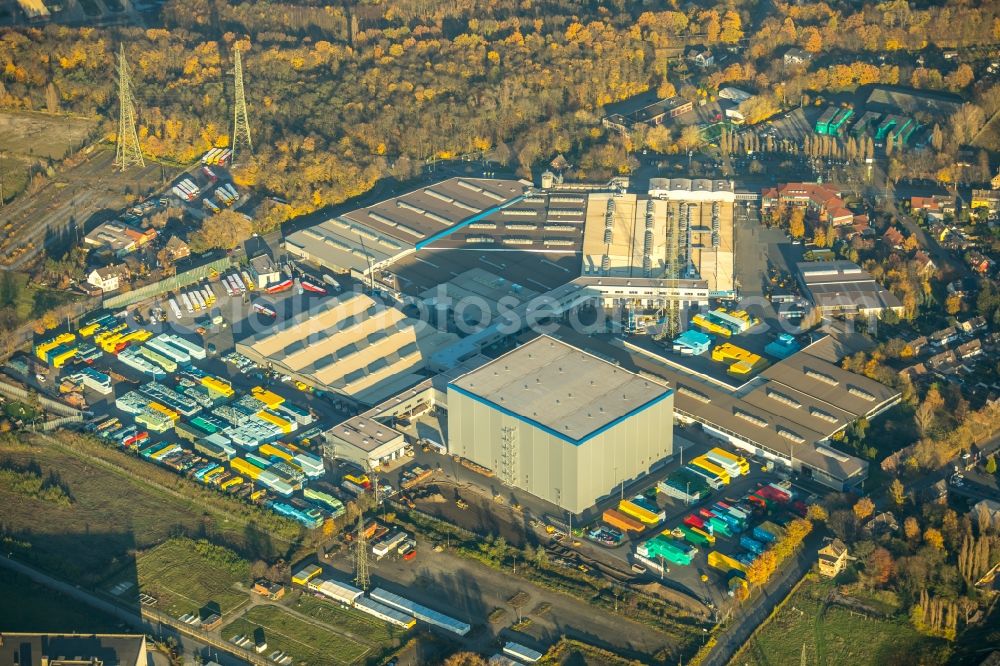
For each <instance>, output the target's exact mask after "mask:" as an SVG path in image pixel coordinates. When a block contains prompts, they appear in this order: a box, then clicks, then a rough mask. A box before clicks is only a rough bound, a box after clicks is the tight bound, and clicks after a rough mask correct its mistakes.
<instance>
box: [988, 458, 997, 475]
mask: <svg viewBox="0 0 1000 666" xmlns="http://www.w3.org/2000/svg"><path fill="white" fill-rule="evenodd" d="M986 473H987V474H996V473H997V459H996V456H990V457H988V458H987V459H986Z"/></svg>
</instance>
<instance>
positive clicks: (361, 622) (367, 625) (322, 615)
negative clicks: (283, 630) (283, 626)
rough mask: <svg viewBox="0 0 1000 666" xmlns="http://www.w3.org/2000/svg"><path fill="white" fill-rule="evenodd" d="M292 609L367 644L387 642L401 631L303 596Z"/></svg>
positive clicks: (352, 611) (374, 619)
mask: <svg viewBox="0 0 1000 666" xmlns="http://www.w3.org/2000/svg"><path fill="white" fill-rule="evenodd" d="M293 608H294V609H295V610H297V611H298V612H300V613H302V614H303V615H308V616H309V617H311V618H315V619H317V620H319V621H320V622H325V623H326V624H329V625H332V626H334V627H337V628H338V629H343V630H344V631H346V632H348V633H350V634H352V635H354V636H357V637H359V638H364V639H365V640H366V641H368V642H375V643H383V642H387V641H390V640H392V639H393V638H395V637H396V636H398V635H399V634H401V633H402V631H403V630H402V629H397V628H396V627H394V626H392V625H391V624H389V623H387V622H382V621H381V620H379V619H378V618H376V617H372V616H371V615H368V614H366V613H362V612H361V611H358V610H353V609H350V608H342V607H341V606H340V605H338V604H334V603H332V602H329V601H324V600H322V599H317V598H316V597H310V596H307V595H305V594H303V595H302V596H301V597H299V600H298V601H297V602H296V603H295V605H294V606H293Z"/></svg>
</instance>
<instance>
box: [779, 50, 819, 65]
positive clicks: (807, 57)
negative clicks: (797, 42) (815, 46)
mask: <svg viewBox="0 0 1000 666" xmlns="http://www.w3.org/2000/svg"><path fill="white" fill-rule="evenodd" d="M812 58H813V57H812V54H811V53H809V52H808V51H806V50H805V49H800V48H799V47H797V46H793V47H792V48H790V49H788V50H787V51H785V55H784V56H782V60H783V61H784V63H785V67H790V66H792V65H805V64H807V63H809V62H811V61H812Z"/></svg>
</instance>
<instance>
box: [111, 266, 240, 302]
mask: <svg viewBox="0 0 1000 666" xmlns="http://www.w3.org/2000/svg"><path fill="white" fill-rule="evenodd" d="M231 265H232V261H231V260H230V259H229V257H222V258H221V259H216V260H215V261H210V262H209V263H207V264H202V265H201V266H198V267H196V268H192V269H190V270H186V271H184V272H183V273H178V274H177V275H174V276H172V277H168V278H165V279H163V280H160V281H159V282H153V283H152V284H147V285H145V286H142V287H139V288H138V289H133V290H132V291H128V292H125V293H124V294H116V295H115V296H111V297H110V298H105V299H104V307H105V308H107V309H108V310H117V309H119V308H126V307H128V306H130V305H132V304H133V303H138V302H140V301H144V300H146V299H147V298H150V297H151V296H156V295H157V294H163V293H166V292H168V291H174V290H177V289H183V288H184V287H186V286H188V285H191V284H194V283H196V282H198V281H199V280H202V279H204V278H206V277H208V276H209V274H210V273H211V272H212V271H215V272H217V273H221V272H222V271H224V270H226V269H227V268H229V267H230V266H231Z"/></svg>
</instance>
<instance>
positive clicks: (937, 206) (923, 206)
mask: <svg viewBox="0 0 1000 666" xmlns="http://www.w3.org/2000/svg"><path fill="white" fill-rule="evenodd" d="M910 211H911V212H913V213H917V212H923V213H924V214H925V215H926V216H927V219H929V220H936V221H942V220H944V216H945V215H954V214H955V197H953V196H951V195H948V194H934V195H931V196H929V197H910Z"/></svg>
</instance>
